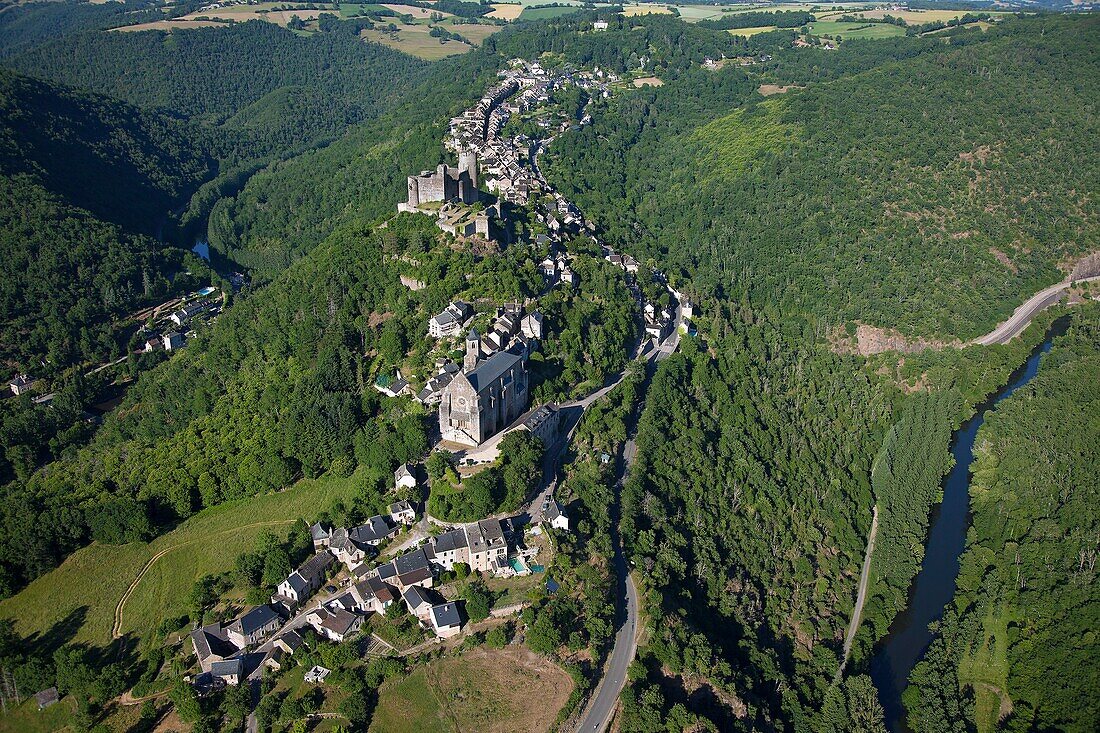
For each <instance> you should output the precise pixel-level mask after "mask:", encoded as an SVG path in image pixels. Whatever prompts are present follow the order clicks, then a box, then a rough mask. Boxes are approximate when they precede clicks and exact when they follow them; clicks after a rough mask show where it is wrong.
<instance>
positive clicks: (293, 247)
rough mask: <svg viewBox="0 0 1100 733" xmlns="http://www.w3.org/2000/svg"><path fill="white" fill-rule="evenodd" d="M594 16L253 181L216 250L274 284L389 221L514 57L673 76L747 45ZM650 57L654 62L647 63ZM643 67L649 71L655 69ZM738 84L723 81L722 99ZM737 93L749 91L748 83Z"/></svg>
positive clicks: (450, 64) (216, 226)
mask: <svg viewBox="0 0 1100 733" xmlns="http://www.w3.org/2000/svg"><path fill="white" fill-rule="evenodd" d="M592 17H594V16H591V17H588V16H576V17H569V18H559V19H555V20H553V21H545V22H539V23H533V24H521V25H517V26H511V27H509V28H506V29H505V30H503V31H501V32H500V33H498V34H495V35H493V36H491V37H490V38H489V39H488V40H487V41H486V43H485V44H484V45H483V46H482V47H481V48H480V49H478V50H475V51H473V52H471V53H469V54H465V55H463V56H461V57H456V58H451V59H447V60H444V61H439V62H436V63H435V64H433V65H432V68H431V69H430V71H429V72H428V75H427V77H426V79H425V80H424V81H423V83H422V84H420V85H419V86H418V87H417V88H416V89H415V91H413V92H411V93H409V94H408V95H407V97H406V99H405V100H404V102H403V103H401V104H398V105H397V106H395V107H394V108H393V110H392V111H390V112H389V113H388V114H385V115H383V117H382V118H381V119H379V120H377V121H374V122H371V123H369V124H367V125H364V126H362V127H360V128H357V129H353V130H352V131H351V132H349V134H348V135H346V136H345V137H344V138H342V139H340V140H338V141H336V142H335V143H333V144H332V145H330V146H328V147H327V148H325V149H323V150H318V151H313V152H310V153H307V154H304V155H302V156H299V157H297V158H295V159H293V160H291V161H288V162H286V163H283V164H281V165H279V166H274V167H272V168H270V169H269V170H266V171H264V172H263V173H262V174H260V175H257V176H255V177H254V178H253V179H252V180H250V181H249V184H248V185H247V186H245V187H244V189H243V190H242V191H240V192H239V193H238V194H236V195H235V196H234V197H232V198H226V199H225V200H223V201H222V202H220V203H219V204H218V205H217V207H216V208H215V209H214V211H213V212H212V215H211V217H210V230H209V235H210V242H211V244H212V245H213V246H215V247H217V248H218V249H219V250H221V251H222V252H224V253H226V254H228V255H229V256H230V257H232V258H233V259H234V260H235V261H237V262H240V263H241V264H243V265H245V266H248V267H250V268H255V269H257V270H259V271H260V273H261V275H262V276H270V275H272V274H273V273H276V272H278V271H279V270H281V269H282V268H284V267H286V266H287V265H288V264H289V263H291V262H293V261H294V259H296V258H297V257H300V256H301V255H302V254H303V253H304V252H306V251H308V250H309V249H310V248H312V247H313V246H315V245H316V244H317V242H319V241H321V239H323V237H324V236H325V234H326V233H327V232H328V231H331V229H332V228H333V226H334V225H336V224H337V223H339V222H342V221H348V220H350V219H360V220H366V221H369V220H371V219H373V218H375V217H377V216H379V215H381V214H385V213H388V212H390V211H392V210H393V207H394V206H395V205H396V203H397V202H398V201H400V200H401V199H402V198H403V197H404V194H405V186H404V180H405V176H407V175H408V173H409V171H415V170H422V169H424V168H429V167H433V166H434V165H435V164H436V163H437V162H440V161H441V156H442V152H443V151H442V150H441V147H440V145H439V140H440V139H442V135H443V125H445V124H446V121H447V119H448V118H449V117H450V116H451V115H452V114H456V113H457V112H458V111H459V110H460V109H462V107H463V106H465V105H466V104H467V103H468V101H469V100H470V99H476V98H477V97H479V96H480V95H481V93H482V92H483V90H484V89H485V88H486V86H487V85H488V84H490V83H491V80H492V78H493V75H494V74H495V73H496V70H497V69H499V68H500V67H501V66H502V65H503V64H505V63H507V62H508V60H509V59H511V58H515V57H528V58H534V57H537V56H539V55H540V54H542V53H545V52H548V51H549V52H553V53H555V54H560V55H561V56H563V57H564V58H565V59H566V60H568V61H569V62H572V63H575V64H584V65H588V66H591V65H598V66H599V67H600V68H606V69H613V70H618V71H624V70H634V69H637V68H639V64H640V63H641V61H640V59H642V58H647V62H646V63H649V64H650V65H651V67H652V68H659V69H661V73H663V74H666V75H670V76H675V75H680V74H684V73H687V72H688V71H689V70H690V69H692V67H696V66H697V65H698V64H699V62H701V61H702V59H703V58H705V57H707V56H713V57H717V56H719V55H721V54H726V55H733V54H735V53H738V52H739V49H743V48H744V47H745V41H744V40H743V39H735V38H734V37H732V36H730V35H729V34H728V33H724V32H720V31H708V30H706V29H701V28H695V27H694V26H690V25H687V24H684V23H681V22H679V21H677V20H674V19H671V18H668V17H665V18H661V17H659V16H642V17H638V18H626V19H623V20H622V27H621V28H612V29H610V30H609V31H608V32H607V33H606V34H602V35H601V36H599V37H594V36H593V35H592V34H586V33H584V32H578V31H583V30H584V29H587V28H589V27H590V26H591V22H592ZM647 54H648V57H647ZM651 67H647V68H651ZM738 85H739V83H734V84H729V83H725V82H723V83H721V84H720V85H719V86H721V87H723V89H724V90H725V93H730V87H738ZM742 86H743V89H740V90H739V92H743V93H748V92H749V90H750V87H749V86H747V85H742Z"/></svg>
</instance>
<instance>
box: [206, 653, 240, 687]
mask: <svg viewBox="0 0 1100 733" xmlns="http://www.w3.org/2000/svg"><path fill="white" fill-rule="evenodd" d="M210 675H211V676H212V677H213V678H214V679H217V680H221V681H222V682H224V683H225V684H227V685H236V684H239V683H240V681H241V677H243V676H244V662H243V661H242V660H241V658H240V657H234V658H233V659H223V660H222V661H220V662H214V663H213V664H212V665H210Z"/></svg>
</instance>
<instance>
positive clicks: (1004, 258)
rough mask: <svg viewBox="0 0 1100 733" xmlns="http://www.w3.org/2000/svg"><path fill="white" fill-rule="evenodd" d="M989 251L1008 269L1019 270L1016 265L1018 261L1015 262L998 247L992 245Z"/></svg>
mask: <svg viewBox="0 0 1100 733" xmlns="http://www.w3.org/2000/svg"><path fill="white" fill-rule="evenodd" d="M989 253H990V254H992V255H993V256H994V257H996V258H997V262H1000V263H1001V264H1002V265H1004V266H1005V267H1007V268H1008V269H1010V270H1012V271H1013V272H1019V268H1017V267H1016V263H1015V262H1013V261H1012V259H1011V258H1010V257H1009V256H1008V255H1006V254H1005V253H1004V252H1002V251H1001V250H999V249H997V248H996V247H990V248H989Z"/></svg>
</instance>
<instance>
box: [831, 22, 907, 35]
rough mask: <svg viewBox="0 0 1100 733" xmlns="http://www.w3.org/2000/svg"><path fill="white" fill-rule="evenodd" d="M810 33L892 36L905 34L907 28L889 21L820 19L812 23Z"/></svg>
mask: <svg viewBox="0 0 1100 733" xmlns="http://www.w3.org/2000/svg"><path fill="white" fill-rule="evenodd" d="M810 33H812V34H814V35H815V36H823V37H829V38H834V39H835V38H839V39H850V38H891V37H893V36H904V35H905V29H904V28H902V27H900V26H896V25H890V24H889V23H870V24H868V23H841V22H837V21H831V20H819V21H817V22H816V23H810Z"/></svg>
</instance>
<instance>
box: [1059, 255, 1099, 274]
mask: <svg viewBox="0 0 1100 733" xmlns="http://www.w3.org/2000/svg"><path fill="white" fill-rule="evenodd" d="M1058 269H1060V270H1061V271H1062V272H1068V273H1069V276H1070V278H1072V279H1074V280H1080V279H1081V278H1085V277H1095V276H1096V275H1100V252H1093V253H1092V254H1087V255H1085V256H1084V257H1081V258H1080V259H1078V260H1076V261H1074V260H1070V261H1067V262H1061V263H1059V264H1058Z"/></svg>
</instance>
